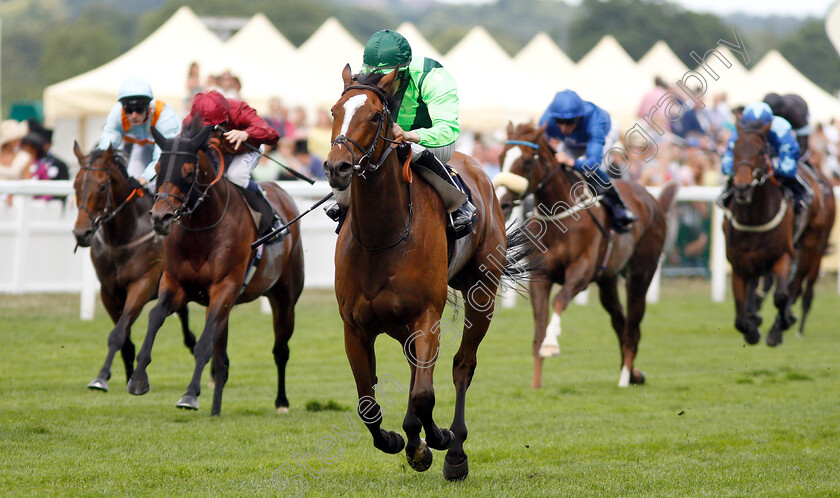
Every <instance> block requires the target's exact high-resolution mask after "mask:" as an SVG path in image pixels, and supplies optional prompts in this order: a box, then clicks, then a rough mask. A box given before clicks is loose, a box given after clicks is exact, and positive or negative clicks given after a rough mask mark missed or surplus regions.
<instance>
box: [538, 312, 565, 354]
mask: <svg viewBox="0 0 840 498" xmlns="http://www.w3.org/2000/svg"><path fill="white" fill-rule="evenodd" d="M560 332H561V328H560V315H558V314H557V313H552V314H551V321H550V322H548V327H546V328H545V339H543V343H542V345H541V346H540V356H541V357H543V358H550V357H552V356H558V355H559V354H560V342H559V341H558V340H557V339H558V338H559V337H560Z"/></svg>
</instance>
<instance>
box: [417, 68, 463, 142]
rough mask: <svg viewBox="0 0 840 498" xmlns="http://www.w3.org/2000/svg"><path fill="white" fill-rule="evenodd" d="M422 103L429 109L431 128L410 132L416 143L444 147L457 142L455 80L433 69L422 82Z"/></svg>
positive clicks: (459, 131) (457, 104) (442, 70)
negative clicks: (414, 136)
mask: <svg viewBox="0 0 840 498" xmlns="http://www.w3.org/2000/svg"><path fill="white" fill-rule="evenodd" d="M422 98H423V102H425V103H426V107H427V108H428V109H429V117H430V118H431V120H432V126H431V128H418V129H415V130H412V131H413V132H414V133H416V134H417V138H419V140H418V141H417V143H419V144H420V145H423V146H425V147H445V146H447V145H450V144H452V143H454V142H455V141H456V140H458V137H459V136H460V135H461V127H460V125H459V124H458V106H459V102H458V90H457V87H456V85H455V80H454V79H453V78H452V76H451V75H450V74H449V73H448V72H447V71H446V70H444V69H443V68H436V69H433V70H432V71H431V72H430V73H429V74H428V75H427V76H426V79H425V80H424V81H423V95H422Z"/></svg>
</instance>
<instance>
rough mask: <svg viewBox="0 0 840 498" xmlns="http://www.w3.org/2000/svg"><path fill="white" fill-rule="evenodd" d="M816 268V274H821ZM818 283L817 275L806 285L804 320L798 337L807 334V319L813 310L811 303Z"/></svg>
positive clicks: (803, 308)
mask: <svg viewBox="0 0 840 498" xmlns="http://www.w3.org/2000/svg"><path fill="white" fill-rule="evenodd" d="M814 266H816V269H815V271H814V273H819V266H818V265H814ZM816 281H817V277H816V275H815V276H814V277H813V278H812V277H811V276H810V275H809V276H808V280H807V282H806V283H805V292H804V293H803V294H802V319H801V320H800V321H799V330H798V331H797V333H796V337H800V338H801V337H803V336H804V334H805V319H806V318H808V311H810V309H811V301H812V300H813V299H814V283H816Z"/></svg>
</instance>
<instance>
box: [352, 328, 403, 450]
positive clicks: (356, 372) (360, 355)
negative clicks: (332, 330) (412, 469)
mask: <svg viewBox="0 0 840 498" xmlns="http://www.w3.org/2000/svg"><path fill="white" fill-rule="evenodd" d="M344 350H345V351H346V353H347V360H348V361H349V362H350V369H351V370H352V371H353V378H354V379H355V381H356V392H357V393H358V395H359V401H358V403H356V412H357V413H358V415H359V419H360V420H361V421H362V422H363V423H364V424H365V426H367V429H368V430H369V431H370V434H371V436H373V446H374V447H376V448H378V449H379V450H381V451H383V452H385V453H390V454H394V453H399V452H400V451H402V449H403V448H404V447H405V440H404V439H403V437H402V436H400V435H399V434H397V433H396V432H393V431H386V430H385V429H382V428H381V427H380V424H381V423H382V410H381V408H380V407H379V403H377V402H376V392H375V390H374V387H373V386H374V385H375V384H376V353H375V351H374V349H373V340H372V339H368V338H367V337H366V336H365V333H364V331H362V330H359V329H354V328H352V327H350V326H349V325H347V324H346V323H345V324H344Z"/></svg>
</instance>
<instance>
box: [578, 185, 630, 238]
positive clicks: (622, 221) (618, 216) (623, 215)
mask: <svg viewBox="0 0 840 498" xmlns="http://www.w3.org/2000/svg"><path fill="white" fill-rule="evenodd" d="M586 180H587V183H589V185H591V186H592V187H594V188H595V193H596V194H597V195H603V196H604V197H603V198H602V201H603V203H604V205H605V206H607V209H608V210H609V212H610V220H611V221H612V224H611V225H612V228H613V230H615V231H616V232H619V233H623V232H626V231H628V230H630V225H632V224H633V222H634V221H636V220H637V219H638V218H636V215H635V214H633V213H632V212H631V211H630V210H629V209H627V206H626V205H625V204H624V201H623V200H622V199H621V195H620V194H619V193H618V189H616V188H615V183H613V182H612V181H610V184H609V186H608V187H605V186H604V185H603V184H601V183H600V182H598V180H597V179H595V178H594V175H592V176H589V175H586Z"/></svg>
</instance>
